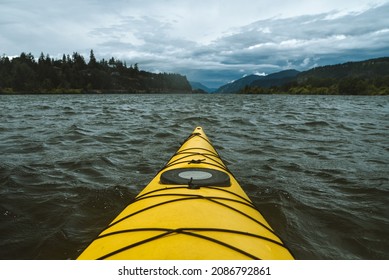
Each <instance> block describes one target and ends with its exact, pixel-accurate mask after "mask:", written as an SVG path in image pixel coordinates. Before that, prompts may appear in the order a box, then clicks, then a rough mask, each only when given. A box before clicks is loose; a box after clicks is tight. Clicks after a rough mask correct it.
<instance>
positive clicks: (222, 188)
mask: <svg viewBox="0 0 389 280" xmlns="http://www.w3.org/2000/svg"><path fill="white" fill-rule="evenodd" d="M200 188H201V189H202V188H204V189H210V190H218V191H222V192H226V193H228V194H231V195H233V196H236V197H239V198H240V199H242V200H244V201H246V202H247V203H248V204H251V205H252V206H253V208H255V210H257V211H258V209H257V208H256V207H255V205H254V204H253V202H252V201H251V200H249V199H247V198H245V197H243V196H241V195H239V194H237V193H234V192H232V191H229V190H228V189H225V188H224V187H220V188H219V187H211V186H202V187H200ZM177 189H188V186H186V185H184V186H177V187H169V188H163V189H162V188H161V189H156V190H153V191H150V192H147V193H145V194H143V195H141V196H138V197H136V198H135V201H137V200H140V199H142V198H144V197H145V196H147V195H149V194H152V193H155V192H159V191H168V190H177ZM135 201H134V202H135ZM258 212H259V211H258Z"/></svg>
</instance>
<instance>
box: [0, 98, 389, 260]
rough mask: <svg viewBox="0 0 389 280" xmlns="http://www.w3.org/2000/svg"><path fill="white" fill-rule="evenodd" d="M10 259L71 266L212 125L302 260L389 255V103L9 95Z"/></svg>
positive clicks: (3, 221) (219, 144)
mask: <svg viewBox="0 0 389 280" xmlns="http://www.w3.org/2000/svg"><path fill="white" fill-rule="evenodd" d="M0 110H1V111H0V258H1V259H74V258H76V257H77V256H78V254H79V253H80V252H81V251H82V249H83V248H84V247H85V246H86V245H87V244H88V243H89V242H90V240H91V239H92V238H94V237H95V236H96V235H97V234H98V233H99V232H100V231H101V229H102V228H103V227H104V226H105V225H106V224H107V223H109V222H110V221H111V220H112V219H113V218H114V217H115V216H116V215H117V214H118V213H119V212H120V211H121V210H122V209H123V208H124V207H125V206H126V205H127V204H128V203H129V202H130V201H131V199H132V198H134V196H135V195H136V194H137V193H138V192H139V191H140V190H141V189H142V188H143V187H144V186H145V185H146V184H147V183H148V182H149V180H151V178H152V177H153V176H154V175H155V173H156V172H157V171H158V170H159V169H160V168H161V167H162V166H163V165H164V163H165V162H166V161H167V160H168V159H169V158H170V156H171V155H172V154H173V153H174V152H175V151H176V150H177V148H178V147H179V145H180V142H181V141H183V140H184V139H185V138H186V137H187V136H188V135H189V134H190V133H191V132H192V130H193V129H194V128H195V126H198V125H200V126H203V128H204V129H205V132H206V133H207V135H208V136H209V138H210V139H211V141H212V142H213V143H214V145H215V147H216V148H217V150H218V151H219V153H220V154H221V156H222V157H223V159H224V160H225V162H226V163H227V165H228V166H229V168H230V169H231V170H232V171H233V172H234V174H235V176H236V177H237V178H238V180H239V182H240V183H241V185H242V186H243V188H244V189H245V190H246V192H247V193H248V195H249V196H250V197H251V198H252V200H253V201H254V203H255V204H256V205H257V207H258V208H259V209H260V211H261V212H262V213H263V215H264V216H265V218H266V219H267V220H268V221H269V223H270V224H271V225H272V226H273V228H274V229H275V230H276V232H278V233H279V235H280V236H281V237H282V239H283V240H284V241H285V242H286V244H287V245H288V246H289V247H290V248H291V250H292V251H293V253H294V255H295V256H296V257H297V258H299V259H388V258H389V238H388V236H389V206H388V205H389V98H388V97H341V96H238V95H95V96H87V95H83V96H71V95H66V96H50V95H35V96H0Z"/></svg>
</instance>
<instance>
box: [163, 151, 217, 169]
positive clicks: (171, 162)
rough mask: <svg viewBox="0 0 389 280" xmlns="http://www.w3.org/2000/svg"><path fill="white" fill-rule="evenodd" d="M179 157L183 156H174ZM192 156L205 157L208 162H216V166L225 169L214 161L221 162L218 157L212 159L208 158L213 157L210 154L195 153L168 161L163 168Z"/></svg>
mask: <svg viewBox="0 0 389 280" xmlns="http://www.w3.org/2000/svg"><path fill="white" fill-rule="evenodd" d="M185 154H187V153H185ZM179 155H183V153H179V154H176V155H175V156H179ZM192 156H203V157H205V158H207V159H209V160H211V161H213V162H216V163H217V164H220V165H223V167H225V165H224V164H222V163H220V162H219V161H217V160H216V159H219V160H220V161H221V159H220V158H219V157H215V158H212V157H210V156H213V155H211V154H206V153H195V152H192V153H190V154H189V155H185V156H183V157H180V158H178V159H175V160H173V161H169V162H168V163H167V164H166V165H165V168H167V167H169V166H171V165H172V164H175V163H176V162H178V161H181V160H182V159H184V158H188V157H192Z"/></svg>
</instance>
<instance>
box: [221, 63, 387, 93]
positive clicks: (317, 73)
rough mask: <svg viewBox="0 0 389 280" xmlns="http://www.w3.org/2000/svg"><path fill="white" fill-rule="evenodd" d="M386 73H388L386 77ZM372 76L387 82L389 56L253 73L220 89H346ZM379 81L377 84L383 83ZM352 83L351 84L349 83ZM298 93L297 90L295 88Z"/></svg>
mask: <svg viewBox="0 0 389 280" xmlns="http://www.w3.org/2000/svg"><path fill="white" fill-rule="evenodd" d="M384 77H388V78H387V79H385V78H384ZM358 78H359V79H370V80H377V79H379V80H380V81H381V80H382V79H383V81H381V82H380V83H381V84H382V83H383V85H384V86H385V85H386V84H385V82H386V81H387V80H389V57H381V58H375V59H369V60H364V61H359V62H347V63H343V64H335V65H327V66H320V67H315V68H312V69H310V70H307V71H303V72H299V71H297V70H294V69H290V70H284V71H281V72H277V73H272V74H269V75H267V76H256V75H250V76H246V77H243V78H241V79H238V80H236V81H234V82H232V83H229V84H226V85H223V86H221V87H219V88H218V89H217V91H216V92H217V93H239V92H241V91H243V90H244V89H245V88H249V89H250V88H261V89H262V91H266V89H267V88H272V87H278V88H279V89H280V88H281V87H286V88H288V87H290V86H291V85H292V84H294V85H296V86H304V85H305V86H311V87H313V88H315V87H316V88H317V87H319V86H322V87H331V85H332V86H333V87H334V86H335V85H336V86H337V90H339V85H340V89H341V90H343V89H342V87H343V85H344V84H345V83H352V82H353V79H358ZM380 83H378V85H377V86H380ZM347 86H348V87H349V85H347ZM292 93H295V92H292Z"/></svg>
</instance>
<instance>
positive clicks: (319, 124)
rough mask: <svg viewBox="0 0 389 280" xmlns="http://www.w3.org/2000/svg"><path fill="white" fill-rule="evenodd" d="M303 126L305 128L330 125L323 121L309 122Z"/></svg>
mask: <svg viewBox="0 0 389 280" xmlns="http://www.w3.org/2000/svg"><path fill="white" fill-rule="evenodd" d="M304 125H306V126H313V127H315V126H329V125H330V124H329V123H328V122H325V121H311V122H305V123H304Z"/></svg>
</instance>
